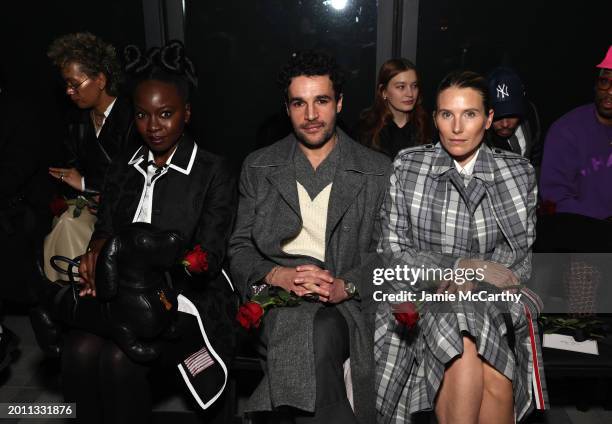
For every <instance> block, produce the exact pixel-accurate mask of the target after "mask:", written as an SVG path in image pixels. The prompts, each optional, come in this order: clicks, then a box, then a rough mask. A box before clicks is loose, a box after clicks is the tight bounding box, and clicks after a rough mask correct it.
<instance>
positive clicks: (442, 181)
mask: <svg viewBox="0 0 612 424" xmlns="http://www.w3.org/2000/svg"><path fill="white" fill-rule="evenodd" d="M472 178H473V179H477V180H480V181H475V182H472V181H471V182H470V183H469V184H468V185H467V186H466V185H465V184H466V183H465V181H464V179H463V177H462V176H461V175H459V173H458V172H457V171H456V169H455V166H454V162H453V160H452V158H451V157H450V156H449V155H448V153H447V152H446V151H445V150H444V149H443V148H442V146H441V144H437V145H431V144H430V145H424V146H418V147H414V148H410V149H406V150H404V151H402V152H400V153H399V154H398V156H397V158H396V160H395V162H394V170H393V173H392V175H391V179H390V185H389V189H388V191H387V195H386V198H385V201H384V204H383V208H382V210H381V221H382V237H381V238H380V242H379V246H378V252H379V254H381V255H382V256H383V258H384V260H385V265H386V267H390V268H394V267H395V266H396V265H402V266H403V265H408V266H410V267H421V266H424V267H425V268H450V269H453V268H454V266H455V264H456V262H457V261H458V259H460V258H462V257H479V258H481V259H485V260H488V261H493V262H497V263H500V264H503V265H505V266H507V267H508V268H509V269H511V270H512V271H513V272H514V274H515V275H516V276H517V277H518V278H519V279H520V280H521V283H523V284H524V283H527V281H528V280H529V278H530V274H531V256H532V253H531V247H532V244H533V242H534V239H535V221H536V216H535V206H536V199H537V188H536V179H535V171H534V169H533V168H532V167H531V165H529V162H528V160H527V159H524V158H522V157H520V156H519V155H516V154H513V153H510V152H506V151H503V150H499V149H490V148H489V147H487V146H486V145H484V144H483V145H482V147H481V149H480V152H479V155H478V158H477V160H476V162H475V166H474V171H473V174H472ZM472 183H474V184H472ZM458 187H459V188H460V189H458ZM464 187H465V188H466V189H463V188H464ZM459 203H461V204H462V205H466V206H462V207H459ZM474 223H475V225H474ZM500 233H501V234H500ZM474 239H475V241H474ZM474 243H475V244H476V245H477V246H478V250H477V251H476V252H474V251H473V250H470V248H469V246H472V245H473V244H474ZM381 288H382V289H383V291H385V292H398V291H400V290H415V289H416V288H418V285H415V286H411V285H408V284H406V283H405V282H403V281H397V280H393V281H385V283H384V285H383V286H381ZM522 293H523V298H522V299H521V301H522V304H515V305H513V306H511V308H510V313H511V314H512V321H513V325H514V328H515V331H517V332H518V333H517V334H518V337H519V340H518V343H519V345H520V347H522V349H520V348H519V349H516V351H517V352H518V353H514V354H513V353H512V352H511V351H510V350H509V349H505V352H504V353H498V352H497V351H498V349H497V348H495V346H498V347H499V346H500V345H501V343H505V341H502V340H501V338H500V337H499V333H500V332H501V333H502V334H503V333H504V332H505V324H503V319H502V317H501V314H499V313H497V315H495V314H496V312H494V311H495V309H494V308H488V309H487V310H486V311H484V312H482V311H481V312H480V319H481V320H482V321H483V322H484V324H482V326H483V328H488V327H487V326H489V325H490V324H491V323H493V325H498V326H499V327H500V328H502V327H503V329H504V330H503V331H496V332H491V333H486V332H484V333H483V334H479V335H478V337H484V338H488V339H487V343H488V346H490V349H491V350H492V352H489V353H490V355H492V356H496V355H497V359H496V363H495V365H498V367H499V368H502V369H501V370H500V371H502V372H503V371H504V369H506V370H516V371H508V373H507V374H510V376H511V377H512V376H513V375H512V374H513V372H514V373H515V375H514V377H516V378H513V382H514V385H515V386H516V385H519V386H520V387H519V388H520V389H524V390H522V392H524V393H528V394H532V393H533V395H534V396H535V398H536V402H535V406H536V407H541V408H543V407H544V405H545V403H546V392H545V388H544V385H543V383H544V380H543V367H542V366H541V365H542V364H541V348H540V347H539V338H538V337H537V326H535V325H534V320H535V317H536V316H537V314H538V313H539V311H540V310H541V308H542V305H541V302H540V300H539V298H538V297H537V295H535V294H534V293H533V292H531V291H530V290H528V289H524V290H523V291H522ZM470 312H471V311H470ZM453 317H454V314H453ZM444 320H445V318H444V317H443V316H442V315H435V314H430V315H428V316H423V317H422V320H421V321H420V323H419V328H421V327H422V328H425V330H424V331H428V330H427V328H428V326H429V327H431V328H433V327H435V328H438V329H444V328H447V329H451V328H456V326H457V322H456V321H454V322H453V321H452V320H450V321H448V322H445V321H444ZM401 327H402V326H398V325H397V323H396V322H395V318H394V317H393V314H392V310H391V306H390V305H389V304H388V303H381V304H379V307H378V311H377V314H376V329H375V340H374V344H375V349H374V356H375V359H376V362H377V375H376V385H377V410H378V413H379V420H378V421H379V422H381V423H388V422H395V423H404V422H410V413H411V412H415V411H417V410H422V409H428V408H430V407H431V404H432V403H433V400H434V399H435V393H427V390H426V389H424V388H423V386H421V387H418V385H416V384H415V385H412V386H411V381H412V380H411V379H412V378H413V377H414V374H415V373H416V372H417V365H416V363H415V360H416V359H415V358H418V356H419V352H417V351H415V349H416V350H418V349H420V348H419V347H418V346H417V347H415V344H417V343H415V342H414V340H415V338H411V337H410V335H408V334H405V333H403V330H402V328H401ZM440 331H442V332H444V330H440ZM449 331H450V330H449ZM521 336H524V337H522V338H521ZM443 337H445V336H443ZM459 344H460V346H458V345H459ZM447 345H448V346H447V347H446V348H445V349H446V351H443V352H441V354H439V355H438V357H440V356H442V357H444V356H449V358H452V354H453V353H457V352H459V353H460V352H461V351H462V341H461V337H454V338H453V337H450V338H448V339H447ZM455 345H457V346H455ZM432 350H433V349H432ZM499 350H500V351H501V349H499ZM421 353H422V352H421ZM502 355H506V356H505V357H501V358H500V356H502ZM421 357H422V356H421ZM515 364H516V366H515ZM413 367H414V368H413ZM428 367H430V365H428V364H424V365H421V368H419V369H418V372H420V373H423V375H425V377H424V379H430V380H431V381H434V382H435V384H433V386H434V387H439V386H438V385H437V384H439V383H440V381H441V379H442V375H441V374H442V373H443V372H442V371H440V370H432V369H427V368H428ZM423 370H425V371H423ZM532 372H534V374H536V375H537V374H539V376H540V378H538V379H537V381H535V380H536V379H532V378H531V373H532ZM523 374H524V375H523ZM519 376H520V378H519ZM409 386H411V387H413V391H414V390H415V389H414V387H417V389H418V390H417V391H418V393H414V392H413V393H407V387H409ZM515 394H516V390H515ZM524 397H525V399H515V403H516V406H517V411H516V412H517V418H518V419H520V418H521V417H522V416H524V415H525V414H526V413H527V412H528V411H529V410H530V409H531V408H533V403H532V402H531V399H529V396H527V395H525V396H524ZM406 403H410V405H408V404H406Z"/></svg>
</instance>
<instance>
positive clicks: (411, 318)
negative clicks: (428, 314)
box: [393, 302, 419, 329]
mask: <svg viewBox="0 0 612 424" xmlns="http://www.w3.org/2000/svg"><path fill="white" fill-rule="evenodd" d="M393 315H394V316H395V319H396V320H397V322H399V323H400V324H404V325H405V326H406V327H408V329H413V328H414V327H415V326H416V324H417V322H418V321H419V310H418V309H417V307H416V305H415V304H414V303H412V302H405V303H402V304H400V305H397V306H394V307H393Z"/></svg>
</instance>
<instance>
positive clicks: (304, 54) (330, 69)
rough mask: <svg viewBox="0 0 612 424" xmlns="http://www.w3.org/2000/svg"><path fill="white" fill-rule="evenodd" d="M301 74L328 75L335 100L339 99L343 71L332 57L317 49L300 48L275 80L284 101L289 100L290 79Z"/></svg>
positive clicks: (342, 82) (309, 75)
mask: <svg viewBox="0 0 612 424" xmlns="http://www.w3.org/2000/svg"><path fill="white" fill-rule="evenodd" d="M302 75H305V76H308V77H312V76H322V75H328V76H329V79H331V81H332V84H333V85H334V95H335V97H336V101H338V100H339V99H340V96H341V95H342V87H343V85H344V72H343V71H342V69H340V66H339V65H338V63H336V60H335V59H334V58H333V57H331V56H329V55H328V54H326V53H323V52H321V51H317V50H302V51H299V52H296V53H293V54H292V55H291V58H290V59H289V61H288V62H287V63H286V64H285V65H284V66H283V67H282V68H281V71H280V73H279V75H278V81H277V82H278V85H279V87H280V89H281V90H282V91H283V94H284V96H285V101H287V100H289V85H290V84H291V80H292V79H293V78H295V77H299V76H302Z"/></svg>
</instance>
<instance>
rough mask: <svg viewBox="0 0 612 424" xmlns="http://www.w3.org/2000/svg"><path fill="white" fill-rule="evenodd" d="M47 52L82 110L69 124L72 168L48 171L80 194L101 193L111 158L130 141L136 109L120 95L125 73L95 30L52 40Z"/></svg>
mask: <svg viewBox="0 0 612 424" xmlns="http://www.w3.org/2000/svg"><path fill="white" fill-rule="evenodd" d="M48 56H49V58H51V60H52V61H53V63H54V64H55V65H56V66H57V67H58V69H59V70H60V72H61V75H62V79H63V80H64V81H65V83H66V94H67V95H68V96H69V97H70V100H72V102H74V104H75V105H76V106H77V107H78V108H79V112H78V113H76V114H75V116H74V117H73V118H72V119H71V122H70V124H69V127H68V137H67V139H66V143H65V144H66V146H65V147H66V149H67V155H68V156H67V157H65V158H63V159H64V160H63V162H65V164H66V165H67V166H64V167H51V168H49V174H50V175H51V176H52V177H54V178H56V179H58V180H60V181H61V182H63V183H65V184H67V185H68V186H70V187H72V188H73V189H74V190H76V191H77V192H79V193H81V192H88V193H97V192H99V191H101V190H102V185H103V182H104V174H105V173H106V170H107V169H108V167H109V165H110V164H111V162H112V159H113V158H115V157H116V156H117V155H118V154H119V153H120V152H121V151H122V150H124V149H126V148H128V147H129V146H128V143H129V140H130V137H129V132H130V131H129V130H130V126H131V123H132V107H131V105H130V104H129V101H128V100H127V99H126V98H124V97H120V96H119V85H120V83H121V80H122V72H121V65H120V64H119V60H118V58H117V54H116V52H115V48H114V47H113V46H111V45H110V44H107V43H105V42H104V41H102V40H101V39H99V38H98V37H96V36H95V35H93V34H90V33H76V34H68V35H64V36H62V37H59V38H57V39H56V40H55V41H53V43H52V44H51V46H50V47H49V51H48Z"/></svg>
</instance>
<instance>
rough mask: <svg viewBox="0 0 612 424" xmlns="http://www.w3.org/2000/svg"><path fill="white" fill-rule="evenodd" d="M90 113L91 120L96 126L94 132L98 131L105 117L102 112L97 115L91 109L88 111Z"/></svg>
mask: <svg viewBox="0 0 612 424" xmlns="http://www.w3.org/2000/svg"><path fill="white" fill-rule="evenodd" d="M90 114H91V120H92V121H93V124H94V127H95V128H96V132H98V131H99V130H100V128H102V125H103V124H104V119H105V118H106V116H104V114H102V115H99V114H97V113H95V112H94V111H93V110H92V111H91V112H90Z"/></svg>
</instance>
